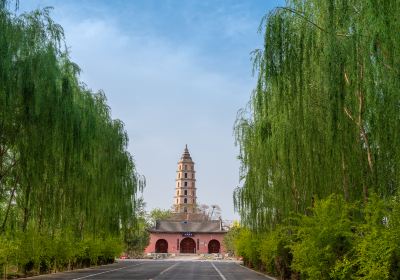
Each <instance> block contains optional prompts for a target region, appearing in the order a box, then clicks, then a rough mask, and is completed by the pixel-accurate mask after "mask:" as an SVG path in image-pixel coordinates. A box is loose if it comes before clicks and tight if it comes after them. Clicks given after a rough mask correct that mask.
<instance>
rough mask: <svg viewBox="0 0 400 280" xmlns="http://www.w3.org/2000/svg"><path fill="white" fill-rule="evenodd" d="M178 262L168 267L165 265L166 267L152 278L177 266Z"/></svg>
mask: <svg viewBox="0 0 400 280" xmlns="http://www.w3.org/2000/svg"><path fill="white" fill-rule="evenodd" d="M178 264H179V262H177V263H176V264H173V265H171V266H169V267H167V268H166V269H164V270H163V271H161V272H160V274H158V275H157V276H156V277H154V279H156V278H157V277H159V276H161V275H163V274H164V273H165V272H167V271H168V270H170V269H173V268H174V267H175V266H177V265H178ZM149 280H153V278H151V279H149Z"/></svg>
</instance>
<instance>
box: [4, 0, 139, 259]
mask: <svg viewBox="0 0 400 280" xmlns="http://www.w3.org/2000/svg"><path fill="white" fill-rule="evenodd" d="M6 2H7V1H0V239H1V238H3V237H4V238H6V239H7V240H8V241H10V242H14V241H18V238H22V237H21V236H26V237H27V238H28V237H29V234H32V233H35V234H39V235H41V236H47V237H49V239H52V238H54V237H55V236H59V235H64V237H65V238H66V239H70V240H83V239H85V238H91V239H93V240H96V239H104V238H107V237H109V236H111V237H121V234H122V233H123V232H124V230H125V227H127V226H130V224H131V221H132V217H134V215H135V213H134V209H135V203H136V194H137V193H138V192H139V191H140V189H141V188H142V187H143V180H141V179H140V177H139V176H138V175H137V173H136V170H135V164H134V161H133V158H132V156H131V155H130V153H129V152H128V150H127V146H128V136H127V133H126V131H125V129H124V125H123V123H122V121H120V120H113V119H112V118H111V114H110V108H109V107H108V105H107V102H106V97H105V94H104V93H103V92H98V93H94V92H92V91H90V90H88V89H87V88H85V87H84V86H83V84H82V83H81V82H80V80H79V67H78V66H77V65H76V64H74V63H73V62H72V61H71V60H70V59H69V56H68V52H67V50H66V48H65V45H64V44H65V43H64V34H63V29H62V27H61V26H60V25H58V24H56V23H55V22H54V21H53V20H52V19H51V17H50V9H44V10H38V11H34V12H31V13H26V14H22V15H19V16H17V15H15V14H14V13H11V12H9V11H8V10H7V3H6ZM22 239H23V238H22ZM22 239H21V240H22ZM21 240H19V241H18V242H20V243H21V242H22V243H21V244H23V242H24V240H22V241H21ZM0 242H2V240H0ZM3 245H4V244H3ZM21 247H23V245H21ZM1 257H2V256H1V254H0V266H1V263H2V260H1Z"/></svg>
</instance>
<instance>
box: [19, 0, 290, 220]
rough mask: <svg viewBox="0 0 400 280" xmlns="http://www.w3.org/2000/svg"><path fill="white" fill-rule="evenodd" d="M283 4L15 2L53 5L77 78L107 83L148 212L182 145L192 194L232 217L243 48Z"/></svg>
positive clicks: (167, 182) (166, 198)
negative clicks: (190, 166)
mask: <svg viewBox="0 0 400 280" xmlns="http://www.w3.org/2000/svg"><path fill="white" fill-rule="evenodd" d="M283 2H284V1H278V0H277V1H272V0H271V1H269V0H264V1H261V0H247V1H235V0H225V1H218V0H213V1H211V0H210V1H207V0H196V1H194V0H192V1H183V0H157V1H156V0H135V1H128V0H125V1H122V0H114V1H106V0H96V1H95V0H86V1H74V0H72V1H60V0H58V1H57V0H33V1H25V0H22V1H20V10H21V11H29V10H32V9H35V8H43V7H46V6H52V7H53V8H54V10H53V12H52V15H53V16H54V18H55V20H56V21H57V22H58V23H60V24H61V25H62V26H63V27H64V30H65V35H66V41H67V46H68V47H69V50H70V55H71V58H72V60H73V61H75V62H76V63H77V64H78V65H79V66H80V67H81V69H82V74H81V79H82V81H83V82H84V83H85V84H86V85H87V86H88V87H89V88H91V89H92V90H94V91H97V90H100V89H101V90H104V92H105V93H106V95H107V98H108V103H109V105H110V107H111V110H112V116H113V118H118V119H121V120H122V121H123V122H124V123H125V126H126V130H127V132H128V134H129V137H130V144H129V150H130V152H131V153H132V154H133V156H134V158H135V162H136V166H137V169H138V171H139V172H140V173H141V174H143V175H144V176H145V177H146V180H147V186H146V189H145V191H144V194H143V196H144V199H145V201H146V203H147V209H148V210H150V209H152V208H155V207H159V208H164V209H168V208H170V207H171V205H172V203H173V194H174V187H175V171H176V167H177V161H178V160H179V158H180V156H181V154H182V152H183V149H184V146H185V144H188V147H189V150H190V152H191V155H192V158H193V160H194V161H195V162H196V166H195V168H196V170H197V187H198V192H197V196H198V202H200V203H205V204H209V205H211V204H218V205H220V206H221V208H222V218H223V219H227V220H233V219H237V218H238V214H237V213H234V211H233V201H232V192H233V189H234V188H235V187H236V186H238V185H239V184H240V183H239V162H238V160H237V159H236V157H237V155H238V149H237V147H235V145H234V136H233V125H234V122H235V118H236V113H237V111H238V110H239V109H240V108H242V107H244V106H245V105H246V103H247V102H248V100H249V97H250V94H251V92H252V90H253V88H254V86H255V80H254V77H252V75H251V70H252V64H251V61H250V52H251V51H252V50H254V49H256V48H261V47H262V45H263V39H262V36H261V35H260V34H258V33H257V30H258V26H259V24H260V21H261V18H262V16H263V15H265V14H266V13H268V11H269V10H270V9H272V8H273V7H276V6H280V5H282V3H283Z"/></svg>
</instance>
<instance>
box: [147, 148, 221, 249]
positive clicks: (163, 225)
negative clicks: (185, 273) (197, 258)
mask: <svg viewBox="0 0 400 280" xmlns="http://www.w3.org/2000/svg"><path fill="white" fill-rule="evenodd" d="M176 173H177V176H176V187H175V196H174V203H173V209H174V213H173V215H172V217H170V218H169V219H167V220H160V221H157V222H156V225H155V226H154V227H153V228H150V229H149V232H150V243H149V246H147V248H146V249H145V253H175V254H177V253H185V254H196V253H197V254H211V253H224V248H223V245H222V240H223V238H224V234H225V233H226V231H225V230H224V228H223V225H222V220H221V219H219V220H210V218H209V217H208V216H207V215H205V214H204V213H198V210H197V203H196V199H197V196H196V178H195V173H196V171H195V170H194V162H193V160H192V158H191V156H190V153H189V150H188V148H187V146H186V147H185V150H184V152H183V155H182V157H181V159H180V160H179V162H178V170H177V172H176Z"/></svg>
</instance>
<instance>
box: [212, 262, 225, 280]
mask: <svg viewBox="0 0 400 280" xmlns="http://www.w3.org/2000/svg"><path fill="white" fill-rule="evenodd" d="M211 265H212V266H213V267H214V269H215V270H216V271H217V272H218V274H219V276H221V278H222V280H226V278H225V276H224V275H223V274H222V273H221V271H219V269H218V268H217V267H216V266H215V264H214V263H213V262H212V263H211Z"/></svg>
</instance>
